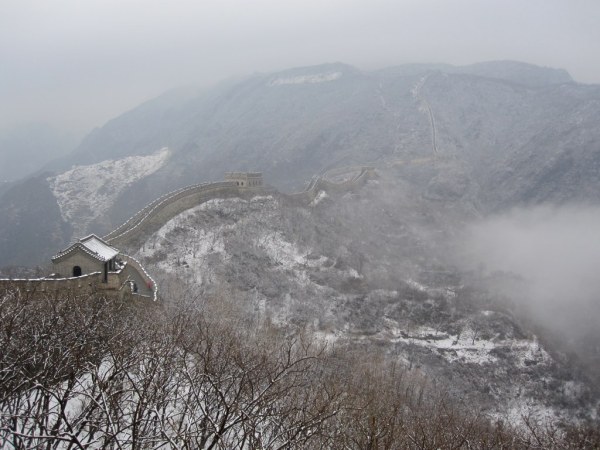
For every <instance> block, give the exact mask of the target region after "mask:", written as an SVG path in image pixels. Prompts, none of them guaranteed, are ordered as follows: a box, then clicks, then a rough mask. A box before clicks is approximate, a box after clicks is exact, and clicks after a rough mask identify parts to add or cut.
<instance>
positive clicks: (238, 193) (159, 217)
mask: <svg viewBox="0 0 600 450" xmlns="http://www.w3.org/2000/svg"><path fill="white" fill-rule="evenodd" d="M259 192H263V190H262V188H261V187H259V188H246V187H243V188H242V187H238V186H236V184H235V183H234V182H232V181H221V182H217V183H208V184H202V185H196V186H190V187H189V188H185V189H181V190H179V191H177V192H176V193H174V194H173V195H168V196H164V197H163V199H162V200H161V201H160V202H153V204H154V205H153V206H152V207H150V205H148V206H147V207H146V208H144V209H143V210H142V211H145V212H144V213H143V214H140V213H138V214H136V215H135V216H133V217H132V218H131V219H129V221H128V222H129V225H128V226H123V225H122V226H120V227H119V228H118V229H120V230H121V232H120V233H119V234H117V233H115V232H112V233H110V234H109V235H107V236H106V237H105V239H106V241H107V242H108V243H110V245H112V246H115V247H118V248H124V249H128V250H131V251H135V250H137V248H139V247H140V246H141V245H142V243H143V242H142V241H143V237H144V236H147V235H148V234H150V233H153V232H155V231H157V230H158V229H159V228H160V227H162V226H163V225H164V224H165V223H166V222H167V221H169V220H170V219H172V218H173V217H175V216H176V215H178V214H180V213H182V212H183V211H185V210H187V209H190V208H193V207H194V206H197V205H199V204H201V203H204V202H206V201H208V200H211V199H214V198H229V197H243V196H245V195H248V194H249V193H259Z"/></svg>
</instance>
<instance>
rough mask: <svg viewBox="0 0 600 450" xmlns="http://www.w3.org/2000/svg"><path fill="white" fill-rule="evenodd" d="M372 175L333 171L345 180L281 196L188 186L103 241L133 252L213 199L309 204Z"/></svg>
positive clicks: (226, 186)
mask: <svg viewBox="0 0 600 450" xmlns="http://www.w3.org/2000/svg"><path fill="white" fill-rule="evenodd" d="M374 175H375V168H374V167H370V166H356V167H346V168H341V169H336V171H335V176H336V177H338V178H339V177H342V176H345V178H344V179H343V180H342V181H339V182H335V181H331V180H330V179H328V178H332V174H330V173H329V172H328V173H326V174H325V175H324V176H319V177H313V179H312V180H311V181H310V183H309V185H308V187H307V188H306V189H305V190H304V191H301V192H298V193H292V194H281V193H278V192H277V191H275V190H274V189H272V188H268V187H265V186H264V185H263V184H262V183H261V184H259V185H254V186H246V185H243V186H242V185H240V184H239V183H238V182H237V181H219V182H215V183H203V184H197V185H192V186H187V187H184V188H181V189H178V190H176V191H173V192H170V193H168V194H166V195H163V196H162V197H160V198H158V199H157V200H155V201H153V202H152V203H149V204H148V205H147V206H145V207H144V208H143V209H141V210H140V211H138V212H137V213H136V214H134V215H133V216H132V217H130V218H129V219H128V220H126V221H125V222H124V223H123V224H122V225H120V226H118V227H117V228H115V229H114V230H113V231H111V232H110V233H108V234H107V235H106V236H104V240H106V242H108V243H110V244H111V245H113V246H115V247H119V248H124V249H129V250H136V249H137V248H139V246H141V244H142V240H143V239H144V237H145V236H148V235H149V234H151V233H153V232H155V231H157V230H158V229H159V228H160V227H161V226H162V225H164V224H165V223H166V222H167V221H169V220H170V219H172V218H173V217H175V216H177V215H178V214H180V213H182V212H183V211H185V210H187V209H190V208H192V207H194V206H197V205H200V204H202V203H204V202H207V201H209V200H212V199H216V198H230V197H242V198H244V197H248V196H252V195H256V194H257V193H264V194H268V193H272V194H275V193H277V194H278V195H280V196H281V197H282V198H283V199H286V200H288V201H292V202H296V203H307V204H308V203H310V202H311V201H313V200H314V199H315V197H316V196H317V195H318V194H319V192H320V191H329V192H342V191H347V190H351V189H353V188H355V187H358V186H360V185H361V184H363V183H364V182H365V181H366V180H367V179H369V178H370V177H373V176H374Z"/></svg>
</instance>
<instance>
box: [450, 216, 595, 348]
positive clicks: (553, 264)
mask: <svg viewBox="0 0 600 450" xmlns="http://www.w3.org/2000/svg"><path fill="white" fill-rule="evenodd" d="M465 236H466V237H465V239H464V242H463V249H464V254H463V255H462V262H463V264H465V265H466V266H467V267H466V268H468V269H472V270H473V269H474V270H476V271H479V272H480V273H481V274H482V275H484V276H488V277H491V278H494V274H496V275H498V274H499V273H502V274H503V275H505V276H504V277H503V276H497V277H496V279H497V280H500V283H502V280H508V279H510V277H511V276H515V277H516V279H519V280H520V282H519V283H517V284H516V286H517V288H515V285H512V286H502V285H500V286H497V288H498V289H500V290H502V292H503V293H504V294H508V295H509V296H510V297H511V298H512V300H513V301H517V302H520V303H519V305H520V306H524V307H526V308H528V309H529V310H530V311H531V312H532V313H533V314H534V315H535V317H537V318H539V319H541V320H542V321H543V323H544V324H545V325H549V326H552V327H553V328H555V329H558V330H559V331H561V332H563V333H565V334H566V335H567V337H575V338H577V337H581V336H580V335H581V334H582V333H583V334H586V333H587V334H589V332H590V330H593V329H595V328H597V327H596V326H595V324H597V323H598V321H599V320H600V207H591V206H581V205H578V206H566V207H553V206H542V207H536V208H533V209H514V210H512V211H510V212H508V213H505V214H502V215H497V216H493V217H490V218H487V219H485V220H483V221H481V222H479V223H476V224H473V225H472V226H470V227H468V229H467V230H466V235H465ZM506 275H508V276H506Z"/></svg>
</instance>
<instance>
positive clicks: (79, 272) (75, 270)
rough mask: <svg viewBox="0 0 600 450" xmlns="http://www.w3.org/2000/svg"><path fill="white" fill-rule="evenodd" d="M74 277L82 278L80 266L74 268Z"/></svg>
mask: <svg viewBox="0 0 600 450" xmlns="http://www.w3.org/2000/svg"><path fill="white" fill-rule="evenodd" d="M73 276H74V277H80V276H81V267H79V266H74V267H73Z"/></svg>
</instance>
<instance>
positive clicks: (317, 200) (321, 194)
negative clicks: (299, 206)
mask: <svg viewBox="0 0 600 450" xmlns="http://www.w3.org/2000/svg"><path fill="white" fill-rule="evenodd" d="M327 197H329V195H327V192H325V191H319V193H318V194H317V196H316V197H315V199H314V200H313V201H312V202H310V206H317V205H318V204H319V203H321V201H323V200H324V199H326V198H327Z"/></svg>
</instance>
